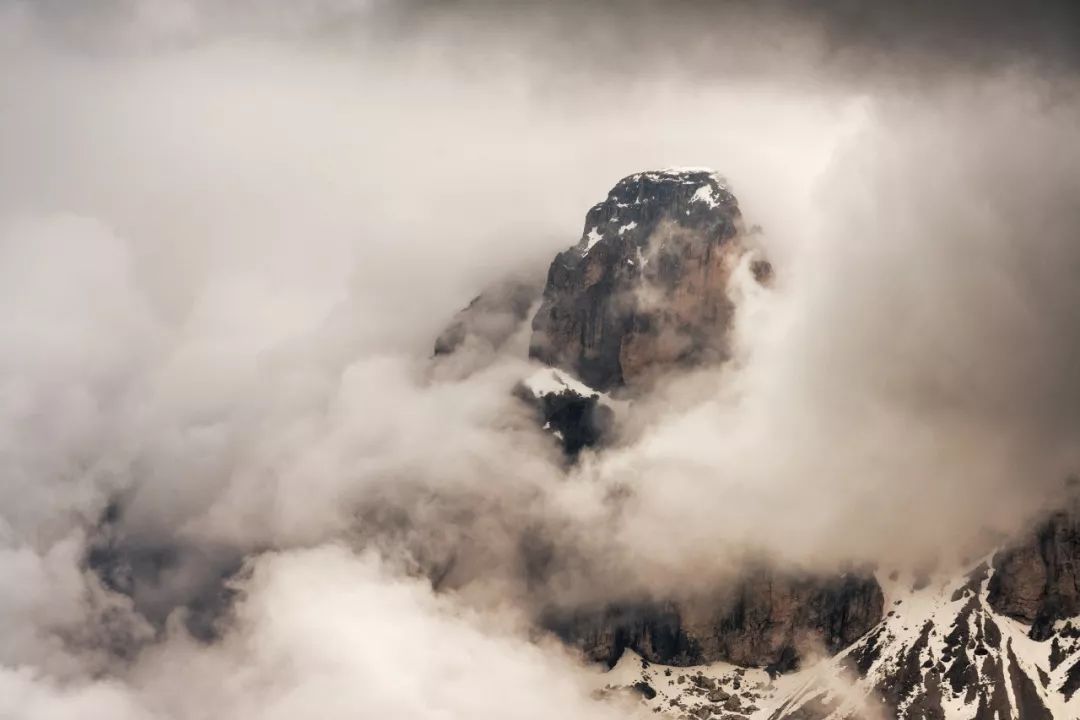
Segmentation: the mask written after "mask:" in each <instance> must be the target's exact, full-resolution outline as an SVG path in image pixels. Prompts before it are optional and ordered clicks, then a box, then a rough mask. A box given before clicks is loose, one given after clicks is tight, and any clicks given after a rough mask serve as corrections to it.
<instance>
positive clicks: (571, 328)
mask: <svg viewBox="0 0 1080 720" xmlns="http://www.w3.org/2000/svg"><path fill="white" fill-rule="evenodd" d="M743 237H744V231H743V224H742V216H741V215H740V213H739V204H738V202H737V201H736V200H735V196H734V195H732V194H731V192H730V191H729V190H728V188H727V185H726V184H725V183H724V181H723V179H722V178H720V176H719V175H717V174H716V173H714V172H711V171H708V170H697V169H693V170H660V171H656V172H642V173H637V174H634V175H631V176H629V177H626V178H623V179H622V180H620V181H619V183H618V184H617V185H615V187H614V188H612V190H611V192H610V193H608V196H607V199H606V200H604V201H603V202H601V203H598V204H597V205H594V206H593V208H592V209H591V210H589V213H588V215H586V217H585V229H584V231H583V233H582V236H581V240H580V241H579V242H578V244H577V245H575V246H574V247H571V248H570V249H568V250H566V251H564V252H561V253H559V255H558V256H557V257H556V258H555V261H554V262H552V263H551V268H550V269H549V270H548V276H547V284H546V285H545V287H544V296H543V303H542V304H541V306H540V309H539V310H538V311H537V313H536V315H535V316H534V317H533V323H532V326H533V335H532V342H531V343H530V346H529V355H530V356H531V357H533V358H536V359H537V360H539V361H541V362H543V363H545V364H546V365H550V366H551V367H557V368H562V369H564V370H568V371H570V372H571V373H573V374H574V375H576V376H577V377H578V378H580V379H581V380H582V381H583V382H584V383H585V384H586V385H589V386H590V387H593V388H595V389H597V390H600V391H609V390H614V389H617V388H620V387H623V386H630V387H639V386H641V385H642V384H644V383H647V381H648V380H649V378H650V377H651V376H652V375H653V374H654V373H658V372H659V373H663V372H668V371H670V370H671V369H672V368H673V367H676V366H680V365H681V366H692V365H700V364H703V363H715V362H720V361H722V360H724V359H725V357H726V356H727V352H728V348H727V335H728V333H727V330H728V328H729V327H730V324H731V317H732V314H733V312H734V307H733V305H732V301H731V299H730V297H729V292H728V290H729V287H728V283H729V279H730V278H731V275H732V272H733V271H734V270H735V267H736V265H737V264H738V263H739V262H740V261H741V260H742V259H743V257H744V256H745V254H746V247H745V245H744V244H743V242H742V239H743ZM754 271H755V272H756V274H757V275H758V277H759V278H764V277H766V276H767V275H768V273H769V266H768V264H767V263H766V262H764V261H757V262H756V263H754Z"/></svg>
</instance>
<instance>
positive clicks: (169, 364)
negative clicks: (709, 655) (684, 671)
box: [0, 2, 1080, 718]
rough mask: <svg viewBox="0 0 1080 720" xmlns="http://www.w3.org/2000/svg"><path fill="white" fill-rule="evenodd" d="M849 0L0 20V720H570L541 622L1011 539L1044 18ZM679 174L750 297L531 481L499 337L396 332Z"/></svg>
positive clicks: (1033, 284) (1046, 459)
mask: <svg viewBox="0 0 1080 720" xmlns="http://www.w3.org/2000/svg"><path fill="white" fill-rule="evenodd" d="M842 5H843V4H837V6H836V8H834V9H833V11H832V12H824V11H823V14H817V13H812V12H805V13H801V14H798V15H790V14H787V13H784V12H782V11H781V9H780V8H779V7H774V6H766V7H765V8H764V9H760V10H753V11H752V10H751V9H749V8H748V7H747V6H746V5H740V4H737V3H736V4H732V5H730V6H729V7H728V8H727V9H726V10H725V11H724V13H721V14H718V11H716V10H714V9H710V8H708V7H706V6H705V5H701V4H696V3H685V4H681V5H680V6H679V8H678V10H676V11H672V12H669V13H666V15H665V17H667V18H668V19H666V20H664V21H663V22H654V21H655V20H656V18H657V17H658V16H657V15H656V14H655V12H654V11H653V9H651V8H650V7H648V6H647V5H645V4H635V3H631V4H628V5H626V6H624V7H623V8H622V12H618V10H619V9H618V8H614V7H612V6H604V7H603V8H601V9H592V10H588V11H574V10H572V9H570V8H568V7H567V6H564V5H562V4H558V3H556V4H551V5H550V6H548V7H546V9H545V10H543V11H538V10H536V9H532V10H530V9H526V8H521V7H518V6H516V5H513V4H499V5H498V6H496V5H495V4H490V3H450V4H445V5H440V6H438V7H435V6H434V5H432V4H428V3H403V4H388V3H349V2H319V3H302V4H292V3H288V4H285V3H269V4H259V5H257V6H256V5H255V4H251V5H248V4H231V3H230V4H229V5H228V7H224V6H221V5H220V4H216V3H215V4H210V3H199V2H153V3H149V2H148V3H100V4H94V5H88V6H86V7H85V8H72V7H71V6H70V5H69V4H67V3H49V2H46V3H40V4H38V3H34V4H30V3H7V4H5V5H4V6H3V8H2V10H0V54H2V59H3V61H4V62H5V64H6V66H8V67H19V68H22V70H21V71H20V72H19V73H8V74H6V75H5V76H4V77H3V78H2V79H0V108H2V112H0V153H2V154H3V157H4V158H5V161H6V162H5V163H4V165H3V167H2V168H0V275H2V277H0V296H2V302H0V307H3V308H4V311H3V312H2V313H0V395H2V397H3V402H2V403H0V413H2V416H0V457H2V458H3V467H4V479H3V482H2V483H0V493H2V496H0V497H2V500H3V502H2V503H0V571H2V572H3V573H4V578H5V579H6V580H7V581H8V582H6V583H5V587H7V590H5V591H4V592H3V593H0V628H3V629H4V637H5V638H6V642H5V643H4V644H3V646H2V647H0V665H2V671H0V683H2V684H3V686H4V687H5V688H6V689H5V690H4V691H3V692H0V698H3V700H2V702H5V703H8V706H7V707H6V708H4V712H5V713H6V714H10V715H13V716H15V717H30V718H36V717H93V716H109V717H121V718H123V717H131V718H142V717H154V718H157V717H160V718H174V717H175V718H198V717H208V716H210V715H211V714H213V715H214V716H215V717H220V716H226V717H240V718H243V717H274V716H275V715H278V714H280V715H282V716H284V714H285V713H289V714H290V715H293V716H295V715H296V714H298V713H300V714H312V713H315V714H319V715H320V716H329V717H333V716H335V714H341V715H345V714H346V713H347V714H349V715H350V716H355V715H356V714H357V712H361V713H362V714H364V713H366V714H369V715H371V716H373V717H376V716H384V715H393V716H395V717H402V716H404V717H410V718H411V717H415V718H428V717H435V716H436V715H437V716H440V717H466V716H468V717H485V716H488V715H491V716H495V715H496V714H499V716H504V715H505V714H506V709H507V707H513V708H515V712H517V713H518V714H520V715H522V716H523V717H529V716H530V713H532V712H539V709H540V708H542V709H543V710H544V712H545V714H548V713H549V711H550V708H552V707H559V708H561V709H563V710H564V712H563V714H567V715H570V716H572V717H575V718H590V717H594V716H596V717H600V716H604V715H609V714H612V713H613V712H615V711H616V710H613V709H612V708H610V707H608V706H606V705H602V704H598V703H595V702H593V701H592V700H590V699H589V698H588V694H587V691H586V689H585V688H586V686H587V685H588V682H589V678H588V676H587V674H585V673H587V672H588V671H586V670H584V669H582V668H580V667H578V666H577V665H576V664H575V662H574V661H573V660H572V659H570V658H568V657H567V656H566V655H565V653H564V652H563V651H562V650H560V649H558V648H556V647H554V646H552V645H550V644H546V643H544V642H541V643H540V644H535V643H534V642H533V641H534V640H535V638H534V637H532V636H531V632H532V631H531V630H530V629H529V624H528V619H529V614H530V612H532V611H534V610H535V609H536V607H535V606H536V605H537V604H540V603H542V602H544V601H547V600H550V599H552V597H554V598H556V599H557V598H564V599H565V598H567V597H569V598H578V597H581V596H582V595H586V596H590V597H595V596H597V595H599V596H601V597H604V596H606V595H610V594H613V593H614V594H618V593H621V592H630V591H633V590H637V589H640V588H646V589H656V588H661V587H670V586H672V585H673V584H674V585H676V586H687V587H692V586H694V585H695V583H705V582H707V581H709V580H711V579H712V578H713V577H714V576H715V575H716V574H718V573H722V572H725V571H727V570H729V569H730V568H731V567H732V565H733V564H734V563H737V561H738V558H739V557H741V555H742V554H743V553H744V552H746V551H747V549H748V548H751V549H753V550H754V551H755V552H766V553H768V554H771V555H773V556H776V557H778V558H780V559H781V560H784V561H789V562H795V563H800V564H804V565H806V564H809V565H811V566H814V567H832V566H835V565H836V564H842V563H848V562H876V563H880V564H883V565H889V564H912V563H915V564H919V563H924V562H926V561H927V558H928V557H931V556H933V555H935V554H938V553H937V551H938V550H939V549H940V548H942V547H945V548H949V549H950V551H953V550H955V553H956V554H964V553H966V552H969V551H970V552H976V551H978V550H980V549H985V545H984V544H982V543H984V541H985V540H986V539H987V538H986V536H987V535H988V534H992V533H994V532H1005V531H1008V530H1010V529H1012V528H1014V527H1016V526H1017V525H1018V524H1019V523H1021V522H1023V521H1024V520H1025V519H1026V518H1027V517H1029V516H1030V514H1031V513H1034V512H1036V511H1037V510H1038V509H1039V507H1040V506H1042V505H1043V504H1044V503H1045V502H1047V498H1049V497H1051V496H1052V494H1053V492H1054V491H1055V490H1056V488H1057V487H1058V486H1059V485H1060V482H1061V479H1062V478H1063V477H1064V476H1065V475H1066V474H1067V473H1069V472H1072V471H1073V470H1075V467H1076V461H1077V458H1076V450H1077V448H1076V440H1075V438H1076V437H1077V432H1076V431H1077V429H1078V428H1077V414H1076V413H1077V411H1076V408H1077V407H1080V404H1078V403H1077V400H1078V397H1077V394H1078V388H1077V384H1076V380H1075V376H1076V373H1075V358H1076V357H1077V350H1078V339H1077V337H1076V334H1075V333H1076V331H1075V328H1077V327H1080V324H1078V323H1077V322H1076V320H1077V318H1076V313H1077V312H1078V311H1077V309H1076V308H1080V302H1078V301H1080V298H1078V297H1076V295H1077V292H1078V291H1077V290H1076V289H1075V287H1076V284H1075V282H1074V279H1073V278H1074V277H1075V274H1076V268H1077V266H1078V263H1080V257H1078V254H1080V251H1078V250H1076V249H1075V247H1076V243H1075V237H1076V232H1077V229H1078V227H1080V222H1078V220H1080V218H1077V211H1076V209H1075V207H1074V205H1075V203H1074V200H1073V199H1074V198H1075V197H1076V196H1077V190H1078V188H1077V184H1078V182H1080V180H1078V176H1077V173H1076V167H1077V166H1078V165H1077V161H1078V160H1080V158H1078V157H1077V154H1078V153H1080V150H1077V148H1080V144H1078V143H1076V142H1075V140H1076V137H1075V135H1076V128H1077V127H1080V125H1078V123H1077V120H1078V119H1080V118H1078V117H1077V113H1078V108H1080V105H1078V104H1077V96H1076V85H1075V82H1074V81H1072V80H1070V79H1069V77H1068V74H1067V73H1066V72H1064V71H1063V69H1067V68H1069V67H1070V63H1072V62H1073V61H1074V58H1073V57H1072V56H1071V55H1070V52H1069V48H1070V47H1071V46H1070V45H1069V44H1068V43H1067V42H1065V38H1063V37H1062V35H1061V33H1063V32H1064V31H1063V30H1061V28H1062V27H1064V26H1065V24H1064V23H1062V22H1059V20H1060V19H1061V18H1062V17H1066V18H1067V14H1068V12H1069V11H1068V10H1067V9H1065V8H1064V6H1062V7H1060V8H1058V7H1057V6H1054V7H1049V8H1047V9H1046V11H1045V13H1044V14H1040V15H1037V16H1036V15H1033V16H1031V19H1028V16H1026V15H1025V16H1024V17H1022V18H1018V17H1015V16H1011V15H1006V14H1005V10H1000V9H993V10H987V11H986V12H985V14H983V15H980V16H979V17H980V20H979V22H978V23H976V24H975V26H974V29H973V28H972V27H971V26H969V25H967V24H965V23H958V22H952V21H949V20H948V19H947V18H944V17H941V16H939V15H927V16H926V17H925V18H924V19H920V18H921V17H922V16H921V15H919V14H916V15H915V16H914V17H913V18H912V19H911V20H910V25H905V24H900V25H899V26H897V25H896V24H895V23H892V24H891V23H889V22H886V21H888V20H889V18H891V17H892V15H890V11H887V10H881V11H878V12H877V13H876V14H869V15H855V16H853V15H852V14H851V13H850V12H845V11H844V8H843V7H842ZM1009 27H1012V28H1013V29H1012V30H1007V28H1009ZM566 28H574V32H572V33H569V34H567V33H566V32H565V30H566ZM882 28H892V29H891V30H889V32H888V33H886V35H885V36H883V35H882V32H883V30H882ZM961 28H966V29H964V30H963V31H961ZM976 29H977V30H978V32H977V33H976ZM976 34H977V37H978V38H980V39H983V40H986V42H985V43H984V44H982V45H979V47H978V49H975V48H974V46H973V44H972V39H971V36H973V35H976ZM890 38H892V39H893V40H890ZM897 38H902V39H906V40H908V41H909V42H907V43H901V46H900V47H895V46H894V44H895V41H896V39H897ZM1044 41H1045V42H1044ZM988 47H989V48H991V49H992V50H993V51H992V52H991V51H988V49H987V48H988ZM920 48H926V50H925V52H916V51H915V50H917V49H920ZM913 49H914V50H913ZM671 165H711V166H714V167H716V168H717V169H719V170H721V171H722V172H724V173H725V174H726V175H727V176H728V177H729V179H730V180H731V182H732V185H733V188H734V190H735V192H736V194H737V195H738V197H739V199H740V203H741V205H742V207H743V211H744V214H745V215H746V217H747V219H748V220H749V221H750V222H753V223H760V224H761V225H762V226H763V227H764V228H765V235H764V238H765V239H764V240H763V242H764V244H765V249H766V251H767V252H768V253H769V255H770V256H771V257H772V258H773V261H774V265H775V266H776V268H777V271H778V272H777V278H776V286H775V288H774V289H773V290H771V291H769V292H766V293H760V292H754V291H751V290H749V289H745V288H744V290H745V291H746V292H747V293H749V294H748V295H747V296H746V297H745V298H743V301H742V302H741V303H740V315H739V317H738V319H737V322H738V337H739V354H738V357H737V358H736V360H735V362H734V363H733V364H731V365H729V366H726V367H725V368H723V369H720V370H717V369H706V370H703V371H701V372H698V373H694V374H691V375H689V376H684V377H679V378H673V379H672V380H671V382H670V383H669V384H668V385H666V386H665V387H664V388H663V389H662V390H661V391H659V392H657V393H656V394H655V395H654V396H652V397H649V398H643V399H640V400H639V401H637V402H636V403H635V406H634V409H633V415H632V417H630V418H627V419H626V421H625V425H624V429H623V436H622V441H621V443H620V445H619V446H618V447H616V448H613V449H611V450H610V451H608V452H606V453H604V454H602V455H597V456H594V457H587V458H585V459H584V461H583V463H582V464H581V465H580V466H579V467H578V468H576V469H574V470H573V471H571V472H570V473H569V474H567V473H566V472H565V470H564V468H563V466H562V464H561V462H560V459H559V458H558V457H557V452H556V450H555V449H554V448H553V447H551V446H550V444H549V443H548V442H547V440H546V439H545V438H544V437H543V436H542V434H541V433H540V432H539V431H538V430H537V429H536V428H535V427H534V426H533V424H532V419H531V417H530V416H529V414H528V411H527V409H525V408H523V407H521V406H520V405H519V403H517V401H516V400H515V399H514V397H513V395H512V389H513V387H514V385H515V384H516V382H517V381H518V379H520V377H521V376H522V375H523V374H524V373H526V372H527V371H528V364H527V362H526V360H525V359H524V353H523V352H517V350H520V349H521V348H522V347H523V345H522V344H521V343H511V344H510V345H509V346H507V349H506V352H505V353H503V354H502V355H501V356H499V357H497V358H494V359H492V358H486V359H485V361H484V363H479V365H480V367H479V368H478V369H476V370H475V371H473V372H469V373H463V372H449V371H447V370H446V368H445V367H443V368H440V367H439V366H438V365H437V364H436V366H435V367H433V364H432V361H431V359H430V357H429V356H430V352H431V345H432V342H433V341H434V339H435V337H436V336H437V335H438V333H439V332H440V331H441V330H442V328H443V327H444V326H445V325H446V323H447V322H448V321H449V319H450V318H451V316H452V315H453V313H454V311H455V310H456V309H457V308H459V307H461V306H463V305H464V304H465V303H466V302H467V301H468V300H469V299H470V298H471V297H472V296H473V295H474V294H475V293H476V292H477V291H478V290H479V289H481V288H483V287H484V286H486V285H488V284H490V283H492V282H495V281H498V280H499V279H501V278H503V277H505V276H507V275H511V274H516V273H522V272H524V273H537V272H540V273H542V272H543V268H544V266H545V265H546V263H547V262H548V261H549V260H550V258H551V257H552V256H553V255H554V253H555V252H557V251H558V250H561V249H563V248H565V247H567V246H569V245H570V244H572V243H573V242H574V241H575V240H576V238H577V237H578V235H579V233H580V222H581V218H582V217H583V215H584V212H585V210H586V209H587V208H588V207H589V206H590V205H591V204H592V203H593V202H595V201H596V200H598V199H600V198H601V197H602V196H603V194H604V193H605V192H606V191H607V189H608V188H609V187H610V186H611V185H612V184H613V183H614V182H615V181H616V180H617V179H618V178H620V177H622V176H624V175H626V174H629V173H631V172H634V171H636V170H640V169H642V168H647V167H664V166H671ZM519 339H525V338H519ZM552 556H553V557H555V558H557V559H558V562H556V563H555V564H554V565H553V566H552V565H550V560H549V561H548V562H549V564H548V565H547V566H545V568H544V570H543V573H541V575H543V576H544V577H545V584H544V585H543V586H542V587H539V588H538V587H536V586H535V585H534V584H531V583H535V581H536V577H537V575H538V571H537V568H536V567H535V566H533V565H530V564H529V563H531V562H534V561H537V558H541V559H542V558H544V557H549V558H550V557H552ZM523 558H525V559H524V560H523ZM541 564H543V563H541ZM418 576H419V577H418ZM420 577H430V578H432V579H433V580H434V584H435V586H436V587H437V589H438V590H439V592H435V591H434V590H433V589H432V584H431V583H430V582H428V581H426V580H422V579H420ZM549 595H550V596H552V597H549ZM200 612H202V613H203V615H204V617H200V619H199V622H195V623H192V622H187V621H188V620H190V619H191V617H192V616H197V615H199V614H200ZM191 633H195V634H196V635H198V636H199V637H198V639H196V638H193V637H191ZM493 668H494V669H498V671H499V675H498V677H496V678H490V677H488V673H489V672H492V669H493ZM617 711H619V712H625V709H623V708H618V709H617ZM624 716H625V715H624Z"/></svg>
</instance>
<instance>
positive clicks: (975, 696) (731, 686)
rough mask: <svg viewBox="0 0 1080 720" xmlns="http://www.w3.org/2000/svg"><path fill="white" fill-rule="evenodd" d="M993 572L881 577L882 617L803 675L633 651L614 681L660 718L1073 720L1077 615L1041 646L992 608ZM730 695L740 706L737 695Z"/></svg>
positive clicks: (1078, 701) (1079, 661)
mask: <svg viewBox="0 0 1080 720" xmlns="http://www.w3.org/2000/svg"><path fill="white" fill-rule="evenodd" d="M993 572H994V571H993V569H992V567H991V566H990V564H989V563H988V562H982V563H980V564H979V565H978V566H976V567H975V568H974V569H972V570H971V571H970V572H969V573H967V574H964V575H960V576H957V577H954V578H952V579H948V578H944V579H938V580H937V581H935V582H931V583H929V584H927V585H926V586H925V587H919V588H917V589H912V588H911V584H910V582H908V583H903V582H898V581H895V580H894V581H888V580H885V579H882V584H883V585H885V586H886V589H887V591H888V596H889V600H888V602H889V607H888V612H887V615H886V617H885V618H884V619H883V620H882V621H881V622H880V623H878V624H877V625H876V626H875V627H874V628H873V629H872V630H870V631H869V632H868V633H867V634H866V635H864V636H863V637H862V638H861V639H860V640H858V641H857V642H855V643H854V644H852V645H851V646H850V647H849V648H848V649H846V650H845V651H843V652H841V653H839V654H838V655H836V656H835V657H832V658H827V659H824V660H821V661H819V662H817V663H816V664H812V665H809V666H808V667H805V668H804V669H802V670H800V671H799V672H797V673H793V674H790V675H783V676H780V677H778V678H770V677H769V676H768V675H767V674H766V673H765V672H764V671H762V670H757V669H746V668H738V667H736V666H732V665H725V664H722V663H721V664H716V665H710V666H702V667H682V668H668V667H663V666H658V665H650V664H649V663H647V662H644V661H643V660H642V659H641V658H640V657H639V656H637V655H634V654H633V653H627V654H626V655H625V656H624V657H623V658H622V659H621V660H620V662H619V663H618V664H617V665H616V667H615V668H614V669H613V670H612V671H611V673H610V674H609V676H608V677H609V678H610V681H609V682H610V685H611V686H613V687H629V688H634V687H635V686H636V688H637V691H638V692H639V693H640V694H641V697H642V700H643V702H645V703H647V704H648V705H649V706H650V707H652V708H653V709H654V710H655V711H656V712H657V713H660V714H662V715H667V716H671V717H678V718H683V717H691V718H698V719H699V720H707V719H708V718H719V719H720V720H738V719H739V718H750V719H751V720H825V719H828V720H846V719H853V718H864V719H865V720H886V719H891V718H896V719H897V720H932V719H933V720H1044V719H1053V720H1076V719H1077V718H1080V692H1077V689H1078V688H1080V619H1074V620H1064V621H1059V622H1057V623H1056V624H1055V626H1054V630H1053V634H1052V637H1050V638H1049V639H1048V640H1045V641H1042V642H1039V641H1036V640H1032V639H1031V638H1030V637H1029V631H1030V627H1029V626H1028V625H1025V624H1023V623H1020V622H1018V621H1016V620H1013V619H1012V618H1009V617H1006V616H1003V615H1001V614H999V613H997V612H995V611H994V609H993V608H992V607H991V605H990V603H989V601H988V594H989V588H988V586H989V583H990V579H991V577H992V575H993ZM732 697H735V698H737V699H734V700H732V699H730V698H732Z"/></svg>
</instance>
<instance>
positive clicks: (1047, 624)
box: [989, 498, 1080, 640]
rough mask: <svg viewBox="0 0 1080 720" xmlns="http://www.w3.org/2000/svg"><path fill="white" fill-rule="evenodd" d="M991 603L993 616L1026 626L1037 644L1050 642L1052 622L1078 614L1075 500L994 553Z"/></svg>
mask: <svg viewBox="0 0 1080 720" xmlns="http://www.w3.org/2000/svg"><path fill="white" fill-rule="evenodd" d="M989 600H990V604H991V605H992V606H993V607H994V609H995V610H996V611H997V612H999V613H1002V614H1003V615H1008V616H1009V617H1013V618H1016V619H1017V620H1020V621H1022V622H1025V623H1030V624H1031V636H1032V637H1033V638H1035V639H1036V640H1044V639H1047V638H1049V637H1050V634H1051V632H1052V628H1053V624H1054V622H1055V621H1057V620H1062V619H1065V618H1070V617H1074V616H1076V615H1078V614H1080V502H1078V501H1077V500H1076V499H1075V498H1074V499H1073V500H1072V502H1071V503H1070V504H1069V506H1068V507H1067V508H1066V509H1065V510H1062V511H1060V512H1056V513H1054V514H1053V515H1051V516H1050V517H1049V518H1048V519H1047V520H1046V521H1045V522H1043V523H1042V524H1040V525H1039V526H1038V527H1037V528H1036V529H1035V531H1034V532H1032V533H1030V534H1029V535H1027V536H1026V537H1025V538H1023V539H1022V540H1021V541H1020V542H1019V543H1017V544H1016V545H1014V546H1012V547H1010V548H1009V549H1007V550H1004V551H1002V552H1000V553H998V554H997V556H996V557H995V559H994V576H993V579H992V580H991V582H990V587H989Z"/></svg>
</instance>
